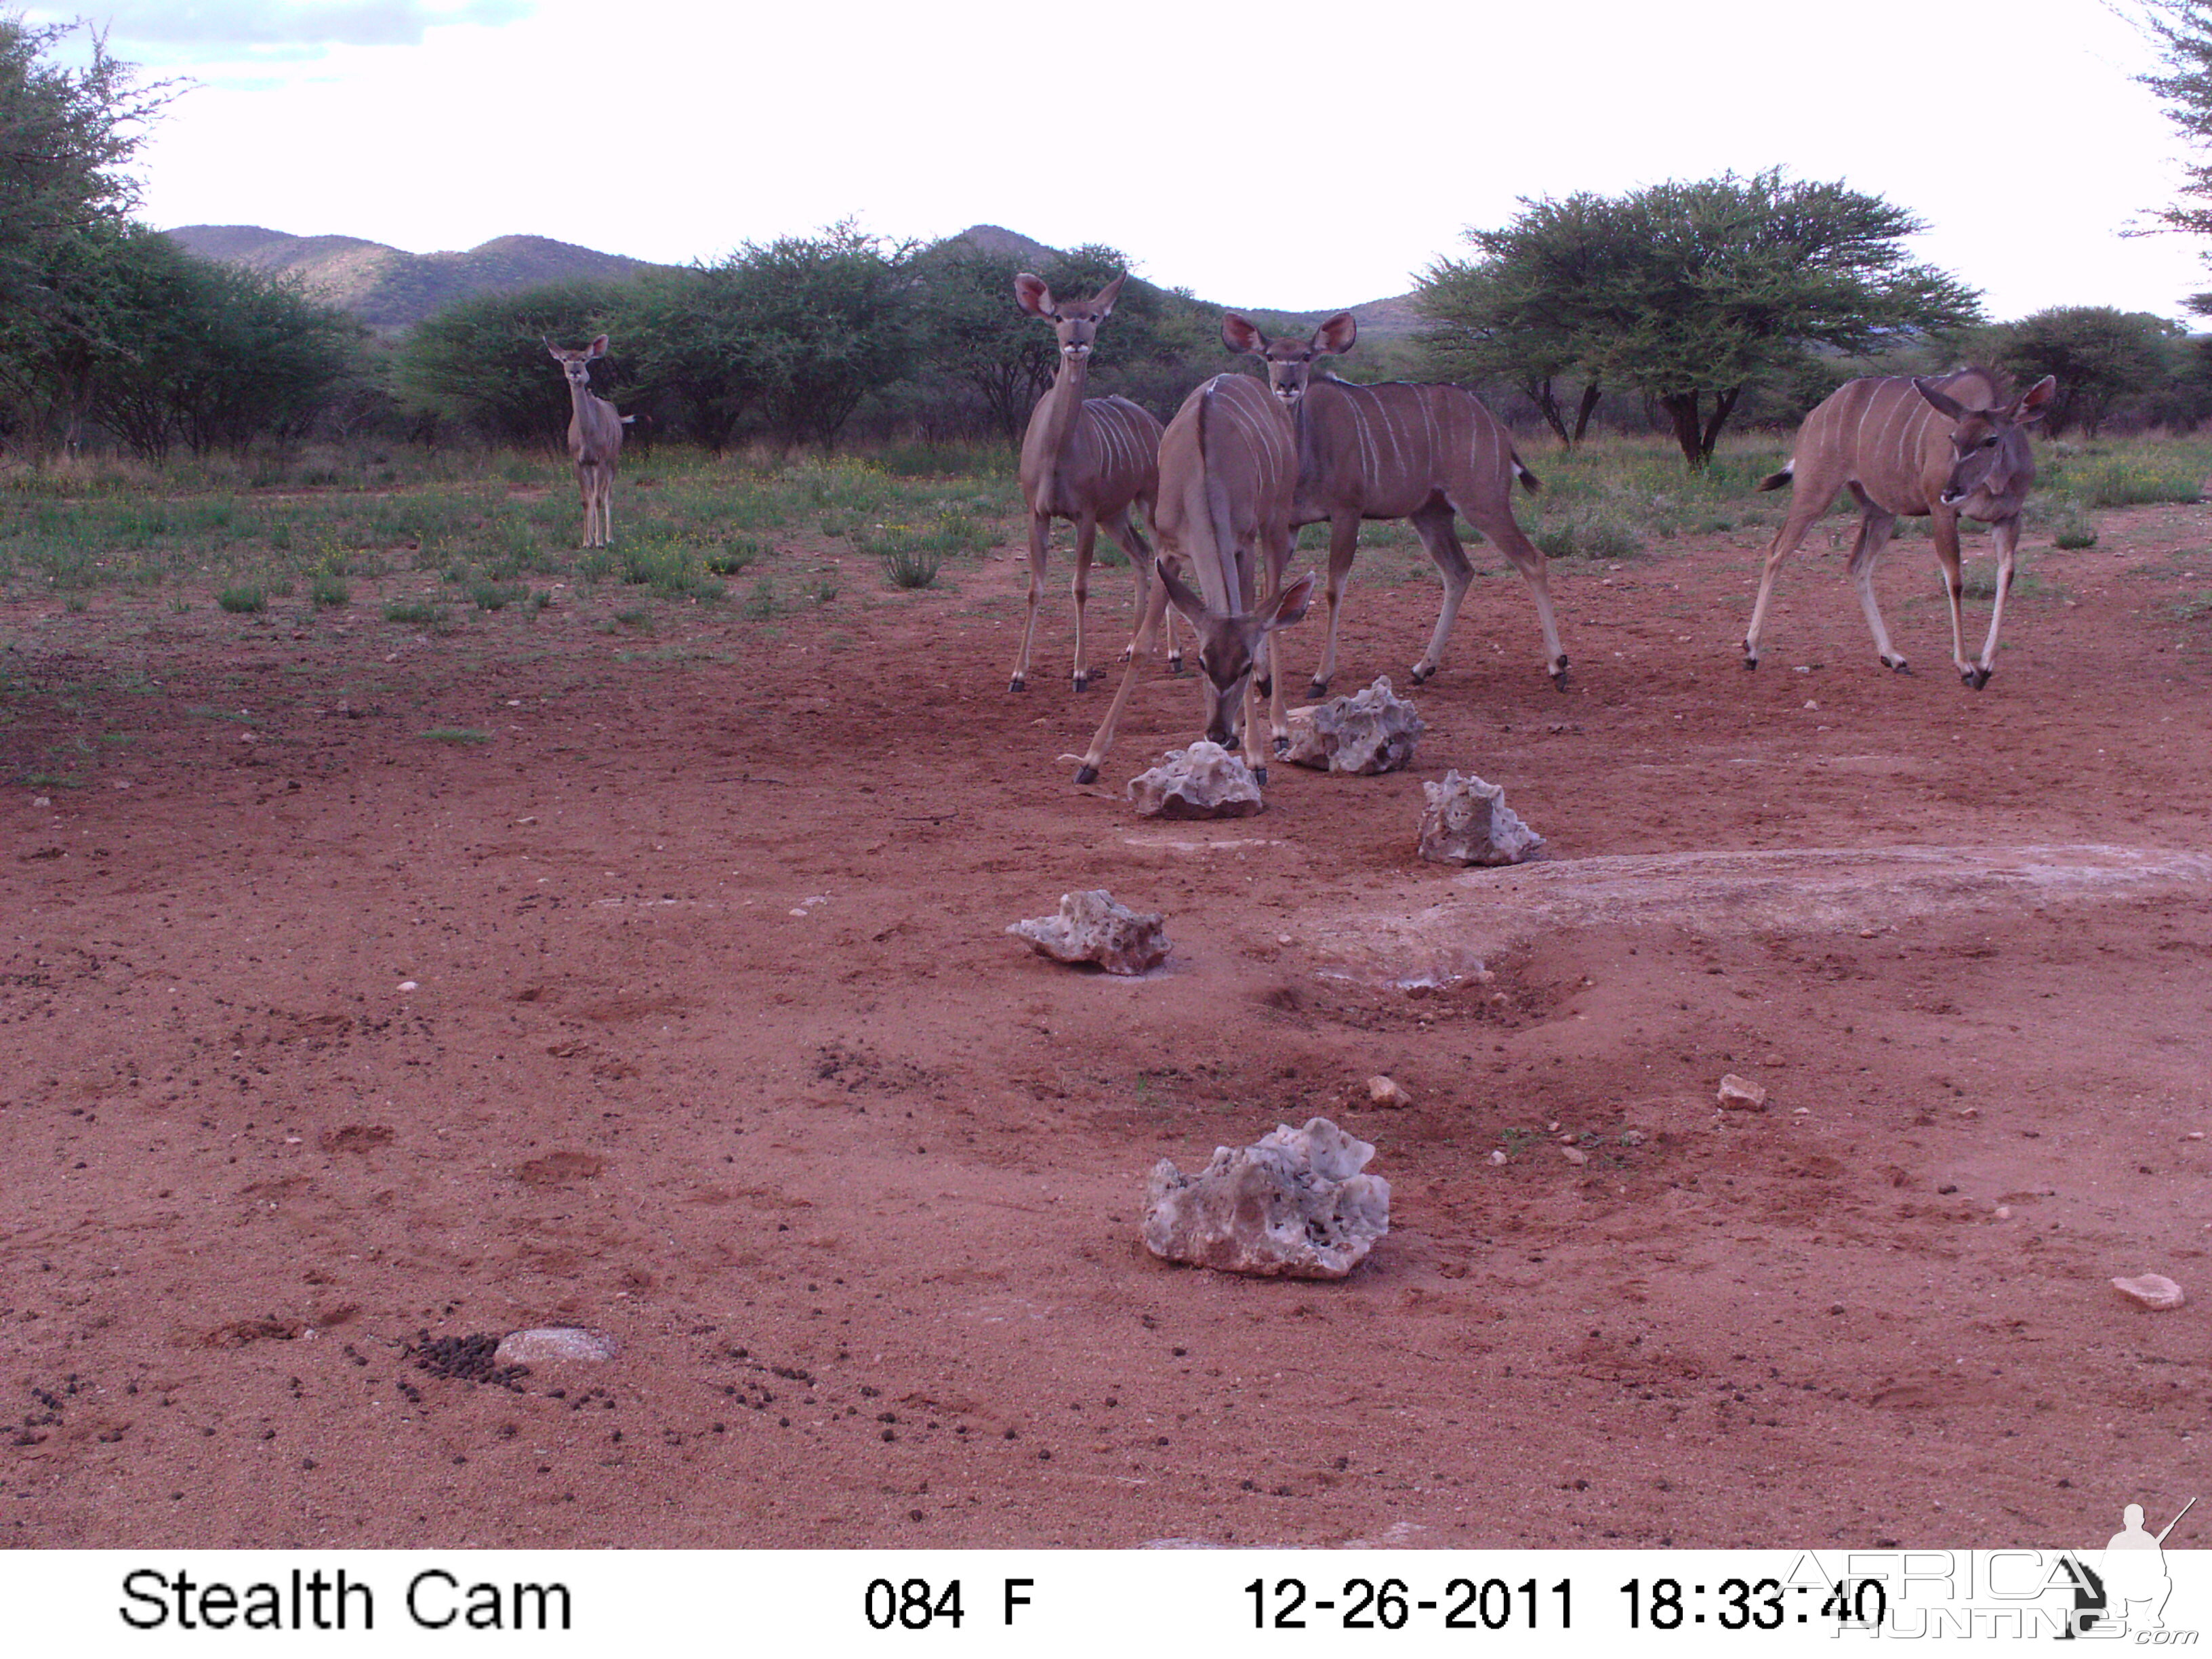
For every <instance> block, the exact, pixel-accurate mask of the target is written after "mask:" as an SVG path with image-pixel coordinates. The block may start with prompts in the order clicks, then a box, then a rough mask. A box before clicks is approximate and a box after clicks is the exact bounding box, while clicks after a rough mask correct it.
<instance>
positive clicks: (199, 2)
mask: <svg viewBox="0 0 2212 1659" xmlns="http://www.w3.org/2000/svg"><path fill="white" fill-rule="evenodd" d="M531 10H532V3H531V0H462V3H460V4H459V5H446V6H431V5H426V4H424V3H423V0H194V3H187V4H181V5H179V4H176V3H173V0H122V3H119V4H118V5H116V6H114V7H112V9H110V10H109V11H107V12H106V14H105V15H104V16H102V17H100V18H99V19H97V20H95V21H98V22H100V24H102V25H103V26H105V27H106V28H107V29H108V30H109V34H110V40H111V42H112V45H113V46H115V48H116V50H117V51H118V52H120V53H122V55H125V56H132V55H134V52H133V51H132V49H133V48H143V47H148V46H151V47H155V48H183V49H185V51H186V52H191V53H192V54H194V55H195V56H197V55H199V54H204V53H206V52H210V51H211V50H221V49H224V48H230V49H242V50H244V51H246V52H252V53H255V54H257V55H258V53H260V52H263V51H264V50H266V49H267V48H270V47H284V46H295V47H296V46H310V47H328V46H422V44H423V42H424V40H426V39H427V38H428V33H429V31H430V30H431V29H433V28H440V27H450V26H452V25H455V24H476V25H478V26H481V27H492V28H496V27H501V26H502V25H504V24H507V23H513V22H516V21H520V19H522V18H524V17H526V16H528V15H530V12H531ZM135 55H137V56H141V57H150V58H152V59H153V60H154V61H157V62H159V61H167V60H168V58H169V56H170V54H169V53H167V52H156V53H154V54H147V53H144V52H143V51H142V52H137V53H136V54H135Z"/></svg>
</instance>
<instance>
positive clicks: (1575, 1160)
mask: <svg viewBox="0 0 2212 1659" xmlns="http://www.w3.org/2000/svg"><path fill="white" fill-rule="evenodd" d="M1559 1156H1560V1157H1561V1158H1565V1159H1566V1160H1567V1162H1568V1163H1570V1164H1587V1163H1589V1153H1588V1152H1584V1151H1583V1149H1582V1148H1581V1147H1579V1146H1562V1147H1560V1148H1559Z"/></svg>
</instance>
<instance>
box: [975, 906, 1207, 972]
mask: <svg viewBox="0 0 2212 1659" xmlns="http://www.w3.org/2000/svg"><path fill="white" fill-rule="evenodd" d="M1006 931H1007V932H1008V933H1012V935H1013V936H1014V937H1015V938H1016V939H1025V940H1027V941H1028V943H1029V947H1030V950H1032V951H1036V953H1037V954H1038V955H1039V956H1041V957H1051V958H1052V959H1053V960H1054V962H1095V963H1097V964H1098V965H1099V966H1100V967H1101V968H1103V969H1105V970H1106V971H1107V972H1108V973H1109V974H1141V973H1145V972H1146V971H1147V970H1149V969H1153V968H1157V967H1158V966H1159V965H1160V963H1163V962H1165V961H1166V960H1167V956H1168V936H1167V931H1166V929H1165V928H1164V927H1163V926H1162V923H1161V917H1160V915H1159V913H1158V911H1152V912H1145V911H1138V910H1132V909H1131V908H1129V907H1128V906H1127V905H1126V904H1123V903H1121V902H1118V901H1117V900H1116V899H1115V896H1113V895H1112V894H1111V893H1109V892H1107V891H1106V890H1104V889H1103V888H1093V889H1091V891H1089V892H1087V893H1062V894H1061V895H1060V914H1059V915H1056V916H1035V917H1032V918H1031V919H1030V920H1029V921H1018V922H1016V923H1014V924H1013V926H1012V927H1009V928H1007V929H1006Z"/></svg>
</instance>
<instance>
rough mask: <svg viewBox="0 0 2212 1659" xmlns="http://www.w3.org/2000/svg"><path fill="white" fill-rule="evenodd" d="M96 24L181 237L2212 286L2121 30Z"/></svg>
mask: <svg viewBox="0 0 2212 1659" xmlns="http://www.w3.org/2000/svg"><path fill="white" fill-rule="evenodd" d="M38 15H41V14H40V11H39V10H37V9H33V16H38ZM44 15H48V16H52V15H67V14H57V13H54V12H51V11H49V12H46V13H45V14H44ZM88 15H93V16H94V17H95V18H96V19H100V20H102V21H106V23H107V25H108V27H109V29H110V35H109V42H110V46H111V48H112V50H113V51H114V52H116V53H117V54H118V56H120V57H123V58H127V59H129V60H131V61H132V62H135V63H138V64H143V65H145V66H147V68H148V69H149V71H151V72H153V73H155V74H158V75H164V76H178V77H182V78H185V79H188V80H189V81H190V82H191V83H192V85H191V88H190V89H189V90H188V91H186V92H185V93H184V94H183V95H182V96H180V97H179V98H178V100H176V102H175V103H174V104H173V106H171V108H170V111H169V113H168V115H167V118H166V119H165V120H164V121H163V122H162V123H161V125H160V127H159V129H158V130H157V132H156V134H155V137H154V139H153V142H152V143H150V144H149V146H148V148H147V149H146V150H145V152H144V161H145V167H144V173H145V179H146V185H147V188H146V195H145V204H144V208H145V212H146V216H148V217H149V218H150V219H151V220H152V221H153V222H155V223H156V224H159V225H163V226H175V225H182V224H258V225H265V226H268V227H270V228H274V229H277V230H283V231H290V232H294V233H297V234H326V233H343V234H349V235H356V236H365V237H368V238H370V239H372V240H376V241H381V242H389V243H392V245H394V246H399V247H404V248H409V249H412V250H415V251H417V252H428V251H429V250H432V249H437V248H465V247H470V246H475V245H476V244H477V243H479V242H483V241H485V240H489V239H490V238H492V237H494V236H499V235H505V234H512V233H532V234H540V235H546V236H555V237H559V238H561V239H562V240H567V241H573V242H580V243H582V244H584V245H586V246H590V247H595V248H600V249H604V250H606V251H608V252H617V253H627V254H631V255H634V256H636V257H638V258H647V259H655V260H663V261H668V262H671V263H681V262H683V261H686V260H690V259H693V258H708V259H712V258H716V257H718V256H720V254H722V253H724V252H726V251H728V250H729V249H730V248H732V246H736V245H737V244H738V243H739V242H742V241H744V240H748V239H765V238H769V237H773V236H775V235H779V234H787V233H793V232H805V231H807V230H811V229H812V228H817V227H818V226H821V225H823V224H825V223H827V222H830V221H832V220H834V219H837V218H840V217H842V216H847V215H851V216H855V217H856V218H858V220H859V221H860V223H861V225H862V226H863V227H864V228H867V229H869V230H872V231H874V232H878V233H880V234H884V235H887V236H892V237H917V238H924V239H927V238H933V237H937V236H941V235H945V234H949V233H951V232H953V231H957V230H958V229H961V228H963V227H964V226H967V225H969V224H972V223H975V222H992V223H997V224H1001V225H1006V226H1008V227H1010V228H1013V229H1016V230H1018V231H1021V232H1023V233H1024V234H1028V235H1030V236H1033V237H1036V239H1037V240H1040V241H1043V242H1048V243H1050V244H1053V245H1054V246H1073V245H1074V244H1077V243H1082V242H1105V243H1109V244H1111V245H1113V246H1117V247H1120V248H1121V249H1123V250H1125V251H1126V252H1127V253H1128V254H1129V255H1130V256H1131V258H1132V259H1133V261H1134V263H1135V265H1136V268H1137V270H1139V272H1140V273H1141V274H1142V275H1144V276H1147V277H1149V278H1151V279H1152V280H1153V281H1155V282H1159V283H1172V284H1176V285H1180V286H1183V287H1188V288H1190V289H1194V290H1195V291H1196V292H1197V293H1198V294H1200V295H1202V296H1204V297H1206V298H1208V299H1212V300H1218V301H1223V302H1225V303H1234V304H1242V305H1250V306H1272V307H1283V308H1285V309H1297V310H1306V309H1316V308H1319V307H1326V306H1335V305H1340V304H1352V303H1354V302H1357V301H1363V300H1368V299H1373V298H1377V297H1380V296H1382V295H1389V294H1395V293H1401V292H1402V291H1404V290H1405V289H1407V288H1408V287H1409V286H1411V284H1412V281H1413V277H1414V276H1416V275H1417V274H1418V273H1419V271H1420V270H1422V269H1423V268H1424V267H1425V265H1426V264H1428V262H1429V261H1430V260H1431V258H1435V257H1436V256H1437V255H1438V254H1439V253H1448V252H1457V251H1459V250H1461V248H1462V246H1463V245H1462V243H1461V242H1460V240H1459V238H1460V233H1461V231H1462V229H1463V228H1465V227H1466V226H1468V225H1470V224H1474V225H1483V226H1492V225H1498V224H1502V223H1504V222H1506V221H1507V220H1509V219H1510V218H1511V217H1512V216H1513V214H1514V212H1515V210H1516V197H1537V196H1544V195H1553V196H1559V195H1565V194H1569V193H1571V192H1573V191H1578V190H1589V191H1601V192H1606V193H1615V192H1619V191H1626V190H1628V189H1631V188H1633V187H1635V186H1637V185H1645V184H1651V183H1656V182H1657V181H1659V180H1662V179H1669V178H1679V179H1689V178H1699V177H1704V176H1706V175H1709V174H1711V173H1718V172H1721V171H1723V170H1724V169H1729V168H1733V169H1735V170H1736V171H1738V172H1753V171H1756V170H1758V169H1759V168H1762V167H1770V166H1775V165H1780V166H1783V167H1786V168H1788V169H1789V170H1790V173H1792V174H1793V175H1794V176H1796V177H1798V178H1804V179H1845V180H1847V181H1848V182H1849V183H1850V185H1853V186H1854V187H1856V188H1857V189H1860V190H1864V191H1874V192H1875V193H1877V194H1879V195H1881V196H1884V197H1887V198H1888V199H1890V200H1891V201H1893V202H1895V203H1898V204H1901V205H1903V206H1905V207H1907V208H1909V209H1911V210H1912V211H1913V212H1915V213H1917V215H1919V216H1920V217H1921V218H1923V220H1925V221H1926V222H1927V223H1928V225H1929V230H1928V232H1927V234H1925V235H1923V236H1922V237H1921V238H1919V239H1918V240H1917V245H1916V246H1917V252H1918V254H1919V255H1920V257H1921V258H1925V259H1928V260H1929V261H1932V262H1933V263H1935V264H1938V265H1941V266H1942V267H1944V268H1945V269H1947V270H1951V271H1952V272H1954V274H1956V275H1958V276H1960V277H1962V278H1963V279H1964V280H1966V282H1968V283H1972V284H1973V285H1974V286H1976V287H1978V288H1979V289H1983V290H1984V293H1985V295H1986V296H1987V301H1988V304H1989V307H1990V311H1991V312H1992V313H1993V314H1995V315H1996V316H1998V317H2015V316H2020V315H2023V314H2025V313H2028V312H2031V311H2034V310H2038V309H2040V308H2041V307H2045V306H2052V305H2073V304H2098V305H2116V306H2120V307H2124V308H2127V309H2130V310H2145V311H2154V312H2158V313H2161V314H2164V315H2169V316H2179V315H2180V314H2181V311H2180V304H2179V302H2180V301H2181V299H2182V297H2183V296H2184V295H2188V294H2191V293H2194V292H2197V291H2200V290H2203V289H2212V271H2208V270H2206V269H2205V268H2204V267H2203V264H2201V262H2200V259H2199V252H2200V250H2201V249H2212V242H2204V241H2198V240H2191V239H2185V238H2177V237H2172V236H2156V237H2148V238H2142V239H2135V240H2128V239H2124V238H2123V237H2122V235H2121V234H2120V233H2121V232H2122V231H2123V230H2124V229H2125V228H2128V227H2129V226H2130V225H2131V224H2139V223H2141V222H2143V221H2144V219H2145V218H2146V217H2147V216H2148V212H2149V211H2151V210H2155V209H2157V208H2159V207H2160V206H2161V205H2163V204H2166V203H2167V202H2169V201H2170V200H2172V193H2173V187H2174V185H2175V182H2176V180H2177V179H2178V178H2179V162H2180V161H2181V160H2182V159H2183V156H2184V154H2185V152H2184V151H2183V149H2181V147H2180V144H2179V140H2178V137H2177V135H2176V134H2175V133H2174V131H2173V130H2172V127H2171V126H2170V125H2168V124H2167V123H2166V120H2165V119H2164V118H2163V117H2162V116H2161V115H2160V112H2159V111H2158V108H2157V106H2156V104H2155V102H2154V100H2153V99H2152V97H2151V94H2149V93H2148V90H2147V89H2145V88H2142V87H2141V86H2139V85H2137V84H2136V83H2135V82H2134V80H2133V77H2134V76H2136V75H2137V74H2140V73H2141V72H2142V71H2143V70H2145V69H2147V68H2148V67H2150V65H2151V62H2152V59H2151V57H2150V54H2149V52H2148V48H2147V47H2146V46H2145V45H2144V43H2143V41H2142V39H2141V37H2140V36H2139V35H2138V34H2137V33H2136V32H2135V31H2134V30H2133V29H2132V28H2131V27H2130V25H2129V24H2128V22H2127V21H2124V19H2123V18H2122V17H2120V16H2118V15H2115V14H2114V12H2113V11H2112V9H2109V8H2107V7H2106V5H2104V4H2103V3H2100V0H2005V3H1999V4H1991V3H1988V0H1984V3H1980V4H1973V5H1952V4H1943V3H1930V0H1851V3H1849V4H1840V3H1831V4H1826V5H1811V6H1804V5H1788V4H1784V3H1778V0H1689V3H1687V4H1685V5H1674V6H1669V5H1662V4H1656V3H1650V0H1631V3H1621V0H1577V3H1573V4H1571V5H1559V4H1538V3H1533V0H1520V3H1516V4H1512V5H1504V4H1498V3H1490V0H1457V3H1439V0H1363V3H1359V4H1356V5H1344V4H1334V5H1328V6H1322V5H1317V4H1310V3H1304V0H1289V3H1278V4H1273V5H1270V6H1267V7H1265V8H1261V7H1256V6H1244V5H1231V4H1224V3H1219V0H1124V3H1121V4H1118V5H1115V4H1099V5H1082V4H1073V5H1051V6H1028V7H1018V6H1013V5H1008V4H1004V3H999V4H984V3H979V0H898V3H879V0H845V3H836V0H832V3H824V4H816V5H803V4H788V3H787V4H778V5H775V6H773V7H767V6H748V5H736V6H732V5H729V4H726V3H721V4H695V3H690V0H626V3H624V4H623V5H620V6H611V5H605V4H586V3H583V0H185V3H179V0H126V3H123V4H120V5H117V6H114V7H113V8H112V9H106V8H98V7H97V6H96V5H95V6H94V7H88Z"/></svg>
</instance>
